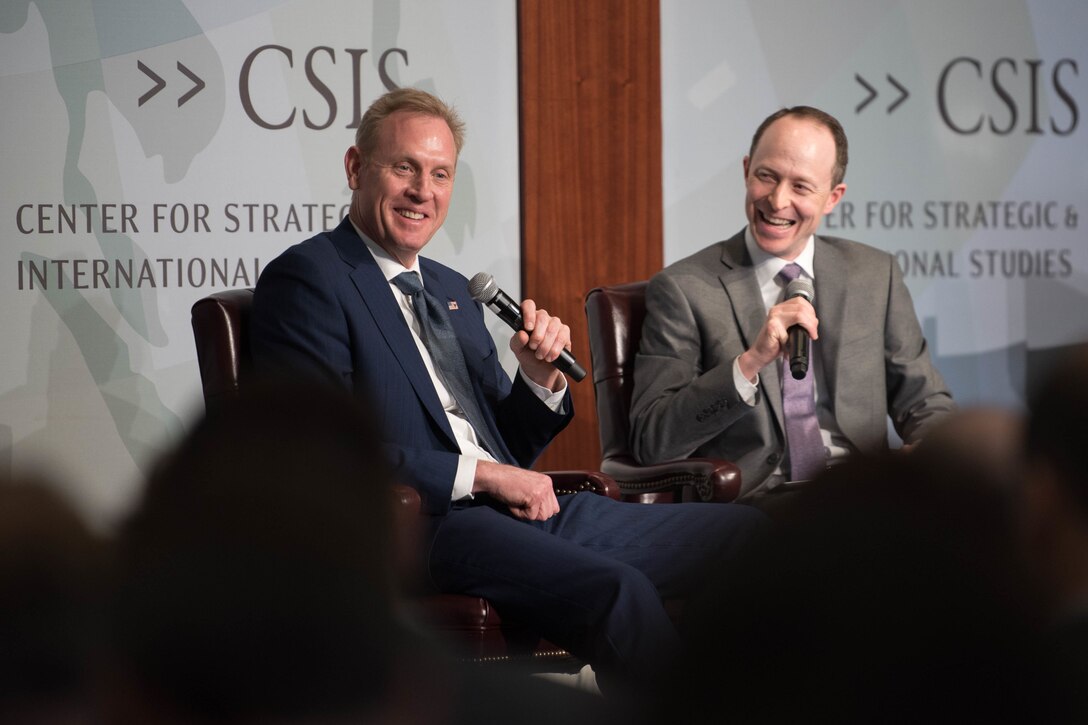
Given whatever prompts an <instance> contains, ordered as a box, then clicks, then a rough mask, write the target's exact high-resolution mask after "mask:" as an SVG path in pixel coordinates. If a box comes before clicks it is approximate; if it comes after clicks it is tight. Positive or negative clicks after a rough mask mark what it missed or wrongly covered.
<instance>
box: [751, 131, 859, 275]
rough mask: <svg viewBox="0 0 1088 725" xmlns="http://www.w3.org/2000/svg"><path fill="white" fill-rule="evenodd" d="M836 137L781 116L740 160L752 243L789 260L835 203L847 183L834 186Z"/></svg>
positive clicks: (798, 250)
mask: <svg viewBox="0 0 1088 725" xmlns="http://www.w3.org/2000/svg"><path fill="white" fill-rule="evenodd" d="M834 165H835V139H834V137H833V136H832V135H831V131H829V130H828V129H827V127H825V126H823V125H821V124H819V123H817V122H815V121H812V120H809V119H805V118H795V117H792V116H784V117H782V118H780V119H778V120H777V121H775V122H774V123H772V124H771V125H770V126H768V127H767V129H766V131H765V132H764V133H763V137H762V138H761V139H760V140H759V144H758V145H757V146H756V148H755V150H754V151H753V153H752V155H751V156H750V157H749V156H745V157H744V184H745V189H746V193H745V197H744V209H745V213H746V214H747V216H748V224H749V227H750V229H751V230H752V236H753V237H755V240H756V244H758V245H759V247H760V249H762V250H763V251H765V252H767V253H769V254H773V255H775V256H776V257H781V258H783V259H788V260H793V259H796V258H797V255H798V254H800V253H801V250H802V249H804V247H805V242H806V241H807V240H808V238H809V236H811V235H812V234H814V233H815V232H816V228H817V227H818V226H819V225H820V219H821V217H823V216H824V215H825V214H828V213H830V212H831V210H832V209H834V208H835V205H836V204H838V203H839V199H841V198H842V195H843V193H844V192H845V191H846V184H841V183H840V184H837V185H834V186H832V170H833V168H834Z"/></svg>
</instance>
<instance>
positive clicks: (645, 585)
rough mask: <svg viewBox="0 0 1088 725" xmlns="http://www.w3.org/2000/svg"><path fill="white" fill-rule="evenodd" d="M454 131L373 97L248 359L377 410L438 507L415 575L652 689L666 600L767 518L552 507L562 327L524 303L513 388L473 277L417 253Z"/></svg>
mask: <svg viewBox="0 0 1088 725" xmlns="http://www.w3.org/2000/svg"><path fill="white" fill-rule="evenodd" d="M463 135H464V125H463V123H462V122H461V120H460V119H459V117H458V116H457V114H456V112H455V111H454V110H453V109H452V108H450V107H449V106H447V105H446V104H444V103H443V102H442V101H440V100H439V99H437V98H435V97H434V96H431V95H430V94H427V93H425V92H422V91H419V90H414V89H399V90H395V91H392V92H390V93H387V94H386V95H384V96H382V97H381V98H379V99H378V100H377V101H375V103H374V104H373V105H372V106H371V107H370V108H369V109H368V111H367V112H366V114H365V115H364V117H363V120H362V122H361V124H360V126H359V129H358V131H357V134H356V142H355V145H353V146H352V147H351V148H349V149H348V151H347V153H346V155H345V158H344V166H345V170H346V173H347V181H348V186H349V187H350V188H351V189H352V192H353V193H352V203H351V211H350V214H349V218H348V219H345V220H344V221H343V222H341V224H340V225H339V226H338V227H337V228H336V229H334V230H332V231H330V232H327V233H322V234H318V235H317V236H315V237H313V238H311V239H308V240H306V241H305V242H302V243H301V244H298V245H295V246H294V247H291V248H290V249H288V250H287V251H286V252H284V254H283V255H281V256H280V257H279V258H277V259H276V260H274V261H273V262H272V263H270V264H269V265H268V266H267V267H266V269H265V270H264V272H263V274H262V275H261V278H260V281H259V282H258V284H257V290H256V295H255V298H254V309H253V318H252V337H251V342H252V348H253V356H254V360H255V364H256V365H257V366H258V370H260V369H265V370H268V369H283V368H285V367H286V368H291V369H301V370H306V371H318V372H320V373H322V374H324V375H326V376H331V377H332V378H333V379H334V380H336V381H338V382H340V383H342V384H343V385H344V386H346V387H347V388H348V389H350V390H352V391H354V392H356V393H357V394H359V395H360V396H361V397H363V398H364V399H365V400H366V401H367V402H368V403H369V404H371V405H373V406H374V407H375V408H376V414H377V415H378V417H379V421H380V425H379V427H380V429H381V431H382V433H381V434H382V436H383V441H382V443H383V445H384V448H385V450H386V452H387V455H388V457H389V459H390V460H391V462H392V463H393V465H394V466H395V468H396V469H397V470H398V472H399V473H400V476H401V478H402V480H404V481H405V482H407V483H409V484H411V485H413V486H414V487H415V488H417V489H418V490H419V492H420V494H421V497H422V500H423V507H424V511H425V513H427V514H430V516H431V521H432V523H433V526H431V531H430V532H429V538H428V542H427V547H426V551H427V562H426V565H427V571H428V574H429V577H430V579H431V581H432V582H433V584H434V585H435V586H436V587H437V588H438V589H440V590H442V591H448V592H459V593H466V594H473V595H478V596H483V597H486V598H488V599H489V600H491V601H492V602H493V603H494V604H495V606H496V607H497V608H498V609H499V610H500V611H501V612H502V613H503V614H504V616H510V617H517V618H521V619H524V620H527V621H530V622H532V623H533V624H534V625H536V626H537V627H538V628H539V629H540V631H541V632H542V633H543V634H544V635H545V636H546V637H547V638H548V639H550V640H552V641H554V642H556V643H557V644H560V645H562V646H565V647H567V648H568V649H569V650H570V651H571V652H573V653H574V654H576V655H578V656H580V657H582V658H584V659H586V660H587V661H589V662H590V663H592V664H593V665H594V668H595V669H596V670H598V673H600V672H601V671H606V672H609V673H614V674H616V675H617V676H619V677H623V678H626V679H627V680H628V682H630V683H634V684H639V683H642V682H647V681H650V680H651V679H652V678H653V677H654V676H655V675H656V674H657V673H658V672H660V670H661V668H662V667H664V666H666V665H667V663H668V662H669V661H670V660H671V658H672V657H673V656H675V654H676V650H677V647H678V637H677V634H676V631H675V629H674V627H673V625H672V623H671V621H670V620H669V618H668V616H667V615H666V612H665V610H664V608H663V606H662V603H661V601H662V598H663V597H666V598H667V597H687V596H691V595H692V594H694V593H695V592H696V591H697V589H698V588H699V586H700V584H701V581H702V576H701V574H702V572H703V571H704V570H705V567H707V566H710V565H713V564H714V563H715V562H717V561H718V560H719V559H721V558H723V557H727V556H730V555H732V554H733V553H735V551H736V550H737V549H738V548H739V547H740V546H741V545H742V544H743V543H744V542H745V541H747V540H748V539H749V538H750V537H751V536H752V534H753V533H754V532H756V531H757V530H758V529H759V528H760V527H761V524H762V522H763V518H762V515H761V514H759V513H758V512H756V511H755V510H753V509H750V508H747V507H743V506H731V505H721V504H694V503H693V504H676V505H656V506H647V505H642V504H626V503H618V502H615V501H613V500H611V499H608V498H606V497H604V496H596V495H592V494H577V495H568V496H560V497H557V496H556V495H555V493H554V490H553V488H552V485H551V480H550V479H549V478H548V477H547V476H546V475H544V474H541V473H537V472H534V471H532V470H529V466H531V465H532V463H533V461H534V460H535V459H536V458H537V456H538V455H539V454H540V452H541V451H542V450H543V449H544V447H545V446H546V445H547V444H548V442H549V441H551V439H552V438H553V437H554V436H555V435H556V434H557V433H558V432H559V431H561V430H562V429H563V427H564V426H565V425H566V424H567V423H568V422H569V420H570V418H571V416H572V415H573V410H572V407H571V400H570V395H569V393H568V392H567V381H566V378H565V377H564V376H563V374H562V373H560V372H559V371H558V370H556V368H555V367H554V366H553V365H552V362H553V361H554V360H555V359H556V358H557V357H558V356H559V354H560V353H561V352H562V351H563V350H564V349H566V348H568V347H569V345H570V328H569V327H568V326H567V325H565V324H563V323H562V321H561V320H560V319H559V318H557V317H554V316H552V315H550V314H548V312H547V311H546V310H544V309H542V308H539V307H537V306H536V304H535V303H534V302H533V301H532V300H524V301H523V302H522V303H521V310H522V315H523V317H524V321H525V322H524V329H523V330H522V331H519V332H517V333H515V334H514V335H513V336H512V337H511V339H510V349H511V350H512V352H513V353H514V355H515V356H516V357H517V360H518V364H519V366H520V367H519V371H518V373H517V374H516V375H515V377H514V380H513V381H511V380H510V379H509V377H508V376H507V375H506V373H505V371H503V369H502V367H501V366H500V364H499V360H498V353H497V351H496V349H495V345H494V342H493V340H492V338H491V335H490V333H489V332H488V331H487V328H486V327H485V324H484V319H483V312H482V308H481V306H480V305H479V303H477V302H475V301H474V300H473V299H472V298H471V296H470V295H469V292H468V281H467V280H466V279H465V277H464V276H462V275H461V274H459V273H457V272H455V271H453V270H451V269H449V268H448V267H445V266H443V265H441V264H438V263H436V262H434V261H432V260H429V259H425V258H423V257H420V256H419V254H420V252H421V250H422V249H423V248H424V247H425V246H426V244H427V243H428V242H429V241H430V239H431V237H432V236H433V235H434V233H435V232H436V231H437V230H438V229H439V227H441V226H442V223H443V221H444V220H445V218H446V212H447V209H448V204H449V201H450V196H451V193H452V191H453V184H454V178H455V175H456V170H457V158H458V155H459V153H460V150H461V144H462V140H463ZM406 272H408V273H412V272H414V273H417V274H418V275H419V277H414V279H416V280H419V279H421V280H422V285H423V288H424V290H426V292H427V293H429V294H430V295H431V296H432V297H433V298H437V300H439V303H440V304H439V306H440V307H442V309H444V310H445V312H444V313H443V314H444V315H446V316H448V322H449V325H451V326H452V328H453V332H454V334H455V336H456V341H457V342H458V343H459V346H460V352H461V353H463V358H464V364H463V369H462V370H461V372H462V373H465V372H467V379H468V382H467V384H466V385H464V386H461V387H459V386H458V385H457V383H456V382H455V381H452V380H451V379H450V376H451V375H452V373H451V372H450V371H449V369H447V366H446V363H447V360H446V359H445V358H446V357H448V355H446V354H445V353H441V354H439V355H436V354H435V353H434V351H433V350H432V349H429V348H428V346H427V344H426V340H427V338H428V336H429V333H428V332H427V329H428V328H427V327H426V324H427V323H426V321H425V320H422V319H421V316H424V315H425V314H426V311H425V310H423V309H420V310H417V309H415V308H414V305H413V301H414V300H413V298H415V299H419V298H418V296H416V295H413V293H412V291H404V289H402V285H401V282H402V281H403V280H398V277H400V276H401V275H403V274H404V273H406ZM417 284H418V282H417ZM420 307H422V305H420ZM457 357H460V355H458V356H457ZM436 358H440V359H436ZM462 377H465V376H464V375H462ZM468 386H471V387H470V388H469V387H468ZM458 390H461V391H467V390H470V391H471V392H469V393H468V394H467V396H465V395H464V394H462V397H470V398H471V399H469V400H464V399H462V400H460V401H459V399H458V392H457V391H458ZM470 420H473V421H475V422H474V423H472V422H470Z"/></svg>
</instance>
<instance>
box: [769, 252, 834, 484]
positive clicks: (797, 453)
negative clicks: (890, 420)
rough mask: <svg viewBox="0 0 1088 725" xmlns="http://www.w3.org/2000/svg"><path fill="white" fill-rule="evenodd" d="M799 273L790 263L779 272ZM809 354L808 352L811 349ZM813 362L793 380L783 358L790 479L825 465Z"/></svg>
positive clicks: (782, 275) (793, 275) (810, 474)
mask: <svg viewBox="0 0 1088 725" xmlns="http://www.w3.org/2000/svg"><path fill="white" fill-rule="evenodd" d="M800 274H801V268H800V267H799V266H798V265H797V264H795V263H792V262H791V263H790V264H787V265H786V266H785V267H783V268H782V271H781V272H779V273H778V276H779V277H780V278H781V279H782V280H784V281H785V283H786V284H787V285H788V284H789V283H790V282H792V281H793V280H795V279H797V277H799V276H800ZM810 358H811V353H810ZM812 367H813V366H812V365H809V367H808V372H807V373H806V374H805V377H803V378H801V379H800V380H795V379H794V377H793V375H792V374H791V373H790V368H789V361H788V360H786V359H783V360H782V407H783V410H784V412H785V415H786V450H787V451H788V452H789V459H790V475H789V480H791V481H802V480H805V479H808V478H812V477H814V476H815V475H816V474H818V473H819V472H820V471H822V470H824V468H826V467H827V453H826V450H825V449H824V442H823V439H822V438H821V437H820V424H819V422H818V421H817V420H816V397H815V387H814V386H815V382H814V381H813V372H812Z"/></svg>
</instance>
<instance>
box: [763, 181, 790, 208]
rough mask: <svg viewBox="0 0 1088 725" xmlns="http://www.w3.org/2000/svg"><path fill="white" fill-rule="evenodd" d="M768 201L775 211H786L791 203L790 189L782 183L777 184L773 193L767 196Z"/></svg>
mask: <svg viewBox="0 0 1088 725" xmlns="http://www.w3.org/2000/svg"><path fill="white" fill-rule="evenodd" d="M767 201H769V202H771V207H772V208H774V209H784V208H785V207H786V206H788V205H789V202H790V191H789V188H788V187H787V186H786V184H784V183H781V182H779V183H777V184H775V185H774V188H773V189H771V193H770V194H768V195H767Z"/></svg>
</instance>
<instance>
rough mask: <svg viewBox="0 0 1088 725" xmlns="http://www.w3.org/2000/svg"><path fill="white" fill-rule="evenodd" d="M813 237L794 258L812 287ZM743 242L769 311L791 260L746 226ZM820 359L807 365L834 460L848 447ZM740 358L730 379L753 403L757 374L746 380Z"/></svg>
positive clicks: (783, 288) (822, 429)
mask: <svg viewBox="0 0 1088 725" xmlns="http://www.w3.org/2000/svg"><path fill="white" fill-rule="evenodd" d="M813 239H814V238H813V237H811V236H810V237H809V238H808V240H807V241H806V242H805V248H804V249H803V250H801V253H800V254H799V255H797V259H794V260H793V263H795V264H797V265H798V266H799V267H800V268H801V274H802V276H804V277H807V278H808V279H809V280H811V281H812V283H813V287H815V286H816V273H815V268H814V267H813V264H812V259H813V252H814V251H815V245H814V244H813ZM744 243H745V245H746V246H747V248H748V254H749V255H751V257H752V265H753V267H754V269H755V275H756V283H757V284H758V285H759V291H760V294H762V295H763V305H764V308H765V309H766V310H767V311H768V312H769V311H770V309H771V308H772V307H774V306H775V305H776V304H778V303H779V302H781V301H782V300H783V299H785V297H786V285H785V283H784V282H783V281H782V280H781V279H780V278H779V277H778V273H779V272H781V271H782V268H783V267H785V266H786V265H787V264H791V262H790V261H788V260H785V259H782V258H781V257H776V256H774V255H773V254H768V253H767V252H765V251H763V250H762V249H760V247H759V245H758V244H756V240H755V238H754V237H753V236H752V232H751V230H750V229H747V228H746V229H745V230H744ZM817 294H819V292H817ZM816 344H819V342H818V341H817V342H816ZM819 359H820V356H819V355H813V356H812V358H811V359H810V360H809V365H810V366H811V368H812V374H813V375H814V376H815V383H816V384H815V385H814V386H813V388H814V390H815V393H814V395H815V399H816V417H817V419H818V420H819V422H820V437H821V438H822V439H823V442H824V446H825V447H826V448H827V452H828V461H829V462H834V461H835V460H836V459H841V458H842V457H844V456H846V455H847V454H848V453H849V451H850V449H849V447H848V444H847V443H846V438H845V437H844V436H843V434H842V430H841V429H840V428H839V424H838V421H836V420H835V415H834V411H833V410H832V409H831V398H830V396H828V394H827V380H826V376H825V375H824V370H823V367H822V366H821V365H820V364H819ZM739 360H740V357H739V356H738V357H737V358H736V359H735V360H733V382H734V384H735V385H736V387H737V392H738V393H740V395H741V398H742V399H743V400H744V402H745V403H747V404H748V405H755V403H756V392H757V390H758V387H759V376H758V375H757V376H756V382H755V383H752V382H751V381H749V380H748V378H746V377H744V375H743V374H742V373H741V371H740V362H739Z"/></svg>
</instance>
